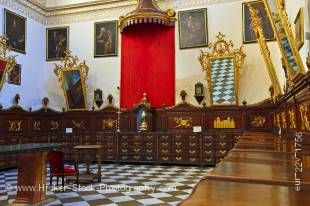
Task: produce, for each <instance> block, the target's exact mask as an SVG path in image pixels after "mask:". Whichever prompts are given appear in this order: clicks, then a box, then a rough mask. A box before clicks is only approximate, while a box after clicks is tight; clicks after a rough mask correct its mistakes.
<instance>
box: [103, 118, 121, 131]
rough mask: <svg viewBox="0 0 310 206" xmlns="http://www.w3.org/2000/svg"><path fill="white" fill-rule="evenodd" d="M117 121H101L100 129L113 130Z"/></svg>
mask: <svg viewBox="0 0 310 206" xmlns="http://www.w3.org/2000/svg"><path fill="white" fill-rule="evenodd" d="M116 125H117V120H113V119H104V120H103V121H102V129H114V128H116Z"/></svg>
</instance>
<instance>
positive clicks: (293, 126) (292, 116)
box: [288, 109, 297, 129]
mask: <svg viewBox="0 0 310 206" xmlns="http://www.w3.org/2000/svg"><path fill="white" fill-rule="evenodd" d="M288 114H289V120H290V129H296V128H297V127H296V125H297V123H296V113H295V110H294V109H290V110H289V111H288Z"/></svg>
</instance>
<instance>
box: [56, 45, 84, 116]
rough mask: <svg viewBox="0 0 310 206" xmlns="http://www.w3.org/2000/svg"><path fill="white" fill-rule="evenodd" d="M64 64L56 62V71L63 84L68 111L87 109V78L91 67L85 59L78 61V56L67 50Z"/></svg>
mask: <svg viewBox="0 0 310 206" xmlns="http://www.w3.org/2000/svg"><path fill="white" fill-rule="evenodd" d="M61 61H62V62H63V65H57V64H55V69H54V72H55V74H56V76H57V77H58V81H59V82H60V84H61V88H62V90H63V93H64V96H65V101H66V105H67V110H68V111H73V110H87V109H88V106H87V93H86V79H87V76H88V71H89V68H88V66H87V65H86V63H85V61H84V62H82V63H78V62H79V59H78V57H77V56H73V55H72V53H71V51H70V50H66V51H65V58H64V59H63V60H61Z"/></svg>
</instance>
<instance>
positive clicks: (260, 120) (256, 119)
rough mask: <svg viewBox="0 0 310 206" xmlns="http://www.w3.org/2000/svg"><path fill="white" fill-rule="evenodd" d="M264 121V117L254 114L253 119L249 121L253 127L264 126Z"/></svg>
mask: <svg viewBox="0 0 310 206" xmlns="http://www.w3.org/2000/svg"><path fill="white" fill-rule="evenodd" d="M265 123H266V118H265V117H263V116H255V117H254V120H253V121H252V122H251V124H252V126H253V127H264V125H265Z"/></svg>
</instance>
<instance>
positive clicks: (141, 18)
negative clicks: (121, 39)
mask: <svg viewBox="0 0 310 206" xmlns="http://www.w3.org/2000/svg"><path fill="white" fill-rule="evenodd" d="M175 15H176V13H175V11H174V10H173V9H167V10H166V11H162V10H161V9H160V8H159V7H158V6H157V3H156V2H155V1H153V0H138V4H137V8H136V9H135V10H133V11H132V12H130V13H128V14H126V15H125V16H121V17H120V18H119V27H120V30H121V32H122V31H123V30H124V29H125V28H126V27H129V26H132V25H135V24H143V23H157V24H162V25H166V26H174V23H175V21H176V18H175Z"/></svg>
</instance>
